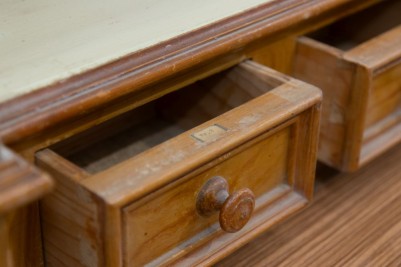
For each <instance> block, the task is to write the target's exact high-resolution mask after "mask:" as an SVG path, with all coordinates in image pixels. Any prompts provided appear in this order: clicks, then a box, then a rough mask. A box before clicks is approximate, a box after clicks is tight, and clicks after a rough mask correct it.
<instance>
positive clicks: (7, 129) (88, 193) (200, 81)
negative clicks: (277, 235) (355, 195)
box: [0, 0, 401, 266]
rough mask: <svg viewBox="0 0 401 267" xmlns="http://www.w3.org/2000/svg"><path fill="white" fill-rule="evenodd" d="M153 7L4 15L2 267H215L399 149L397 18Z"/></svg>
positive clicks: (210, 0)
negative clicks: (341, 178)
mask: <svg viewBox="0 0 401 267" xmlns="http://www.w3.org/2000/svg"><path fill="white" fill-rule="evenodd" d="M38 1H39V0H38ZM159 2H160V1H159ZM159 2H158V3H157V5H152V3H151V1H148V0H143V1H142V0H138V1H129V0H122V1H118V2H116V3H113V4H112V5H111V4H107V3H103V4H98V3H94V2H93V3H91V2H90V1H89V2H87V3H86V4H83V3H82V1H78V0H71V1H68V3H67V2H66V3H57V4H55V3H53V2H52V1H50V0H40V4H36V5H33V4H32V3H30V2H29V1H14V2H13V1H6V2H4V3H0V13H2V15H3V17H4V20H3V23H2V24H1V25H0V39H1V40H2V41H1V42H0V43H1V44H0V45H1V46H3V44H4V48H5V49H0V57H1V58H2V61H1V62H0V70H1V71H0V88H1V89H0V140H1V142H2V144H4V147H3V146H1V147H0V200H4V201H0V232H1V237H2V239H1V240H2V241H1V242H0V260H3V262H0V265H2V264H3V265H11V263H9V262H11V260H10V257H9V256H8V255H11V254H12V257H11V258H12V260H14V259H17V256H16V255H18V253H20V254H23V255H26V257H25V258H23V257H20V258H23V260H21V262H29V264H32V265H34V266H41V265H43V262H42V258H43V257H42V255H44V258H45V260H46V262H47V264H48V265H49V266H80V265H81V266H135V265H144V264H147V265H163V264H164V265H174V264H177V265H184V266H188V265H194V264H204V265H208V264H212V263H214V262H216V261H217V260H218V259H221V258H223V257H225V256H227V255H228V254H230V253H232V252H233V251H234V250H235V249H237V248H239V247H240V246H242V245H244V244H245V243H246V242H248V241H250V240H251V239H253V238H254V237H256V236H258V235H259V234H260V233H262V232H263V231H265V230H267V229H269V228H270V227H271V226H273V225H275V224H277V223H279V222H282V221H284V219H286V218H287V217H288V216H290V215H292V214H293V213H295V212H297V211H299V210H301V208H303V207H305V206H306V204H307V203H309V202H310V200H311V198H312V193H313V183H314V168H315V164H316V157H317V155H318V157H319V159H320V160H321V161H323V162H325V163H326V164H329V165H331V166H333V167H336V168H337V169H340V170H346V171H349V170H354V169H356V168H359V167H360V166H362V165H364V164H365V163H367V162H369V161H370V160H371V159H372V158H374V157H376V156H377V155H379V154H381V153H382V152H383V151H384V150H386V149H387V148H389V147H390V146H392V145H394V144H395V143H397V142H399V141H400V136H401V135H400V134H399V131H400V123H399V122H400V116H399V113H400V103H401V100H400V99H401V98H400V92H401V90H400V82H399V78H398V77H399V76H400V72H401V71H400V70H401V68H400V57H401V56H400V55H401V50H400V46H399V43H400V36H401V32H400V31H401V28H400V26H399V19H398V17H399V12H398V11H399V9H400V4H399V3H397V1H384V2H383V3H381V4H378V2H380V1H378V0H365V1H349V0H312V1H309V0H308V1H306V0H302V1H299V0H249V1H231V2H230V5H227V4H226V3H225V2H224V1H222V0H204V1H202V2H199V3H194V2H188V1H181V0H174V1H173V2H168V3H167V2H165V3H164V2H163V1H161V2H160V3H159ZM370 6H374V8H373V9H372V10H373V11H369V10H368V8H369V7H370ZM363 10H366V11H363ZM166 11H168V14H169V20H168V21H167V20H165V19H164V18H165V16H166V15H165V14H166ZM361 11H363V12H367V13H361V14H362V15H355V16H354V15H353V14H354V13H357V12H361ZM366 14H368V15H366ZM348 16H349V18H347V19H346V20H345V22H341V21H340V22H337V21H339V20H340V19H342V18H344V17H348ZM358 16H359V17H360V18H358ZM370 17H374V18H375V19H372V20H369V19H367V18H370ZM344 23H345V25H346V27H344ZM349 25H355V26H356V28H355V29H353V28H352V27H349ZM358 25H359V26H358ZM343 29H347V31H346V32H345V31H344V30H343ZM362 29H363V30H362ZM327 33H329V35H327ZM327 36H329V37H330V36H335V37H336V38H334V39H335V40H331V39H330V38H329V39H327ZM340 39H341V40H340ZM344 40H345V41H346V47H343V46H342V44H340V43H341V42H340V41H344ZM350 40H351V41H355V43H352V44H350V43H349V41H350ZM1 48H3V47H1ZM256 62H258V63H256ZM262 65H265V66H262ZM273 69H276V71H275V70H273ZM283 73H285V74H283ZM293 77H294V78H293ZM311 84H314V85H311ZM315 86H316V87H315ZM318 87H321V88H322V89H323V91H324V93H323V102H322V125H321V127H320V128H321V134H320V144H319V145H318V141H319V140H318V137H317V136H318V132H319V117H320V103H321V102H320V101H322V100H321V98H322V95H321V92H320V91H319V89H317V88H318ZM4 151H6V152H4ZM317 151H319V152H318V154H317ZM3 152H4V153H3ZM9 155H12V157H11V158H12V160H11V161H9V160H8V159H9V158H8V157H9ZM5 159H6V160H5ZM10 162H11V163H10ZM14 163H18V164H19V165H18V164H16V165H18V166H19V167H20V169H18V170H19V171H17V172H15V170H14V171H11V172H10V171H9V170H10V166H11V167H12V166H14V165H15V164H14ZM13 164H14V165H13ZM35 164H36V165H37V167H39V168H40V169H41V170H39V169H38V168H36V167H35V166H34V165H35ZM21 170H22V171H21ZM42 171H45V172H47V173H48V174H49V175H50V176H47V175H46V174H44V173H43V172H42ZM49 177H50V179H49ZM51 179H52V180H54V181H55V182H56V186H55V187H54V190H53V192H52V193H51V194H50V195H48V196H47V197H46V198H45V199H44V200H43V201H38V199H39V198H40V197H41V196H42V195H43V194H45V193H47V192H48V191H49V190H50V188H51V184H52V182H51ZM27 184H29V185H31V187H29V186H28V187H26V185H27ZM27 188H30V190H31V191H29V190H28V191H29V192H28V191H26V189H27ZM3 189H4V190H3ZM17 193H18V194H17ZM28 193H30V194H28ZM22 196H23V197H22ZM339 202H341V201H339ZM10 203H12V204H13V205H11V206H10V205H9V204H10ZM28 203H29V205H28ZM4 207H5V208H4ZM10 207H11V208H10ZM39 211H40V212H39ZM39 217H40V220H39ZM39 222H40V223H41V225H39ZM40 229H41V230H42V231H43V233H40V232H39V230H40ZM3 236H4V238H3ZM21 236H24V237H23V238H21ZM32 236H33V237H34V238H30V237H32ZM41 238H43V250H44V251H43V253H42V251H40V249H41V248H42V244H41V240H40V239H41ZM3 240H4V241H3ZM8 244H11V246H12V249H11V250H12V252H11V253H10V252H7V253H8V254H7V256H6V257H7V258H6V257H2V256H3V255H4V251H11V250H10V249H9V247H10V246H8ZM17 247H23V248H24V249H23V250H21V251H20V252H18V253H14V252H15V251H17V249H16V248H17ZM1 253H3V254H1ZM4 259H6V262H5V263H4ZM31 259H32V260H31ZM14 262H16V263H19V262H18V261H14Z"/></svg>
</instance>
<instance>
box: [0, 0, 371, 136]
mask: <svg viewBox="0 0 401 267" xmlns="http://www.w3.org/2000/svg"><path fill="white" fill-rule="evenodd" d="M378 1H379V0H368V1H350V0H324V1H323V0H309V1H307V0H283V1H273V2H269V3H267V4H265V5H261V6H259V7H257V8H254V9H251V10H248V11H245V12H243V13H240V14H238V15H235V16H232V17H230V18H227V19H224V20H221V21H218V22H216V23H214V24H211V25H208V26H206V27H203V28H201V29H198V30H196V31H193V32H190V33H187V34H183V35H181V36H178V37H176V38H173V39H170V40H168V41H166V42H162V43H160V44H158V45H155V46H152V47H149V48H146V49H144V50H141V51H138V52H135V53H133V54H130V55H127V56H126V57H124V58H121V59H119V60H116V61H114V62H111V63H109V64H106V65H103V66H101V67H99V68H96V69H93V70H90V71H87V72H84V73H82V74H79V75H76V76H73V77H71V78H69V79H66V80H63V81H60V82H58V83H55V84H53V85H50V86H47V87H44V88H42V89H39V90H37V91H34V92H32V93H29V94H26V95H23V96H20V97H17V98H15V99H11V100H9V101H6V102H4V103H2V104H0V138H2V140H3V142H4V143H6V144H9V143H13V142H17V141H18V140H20V139H23V138H25V137H27V136H30V135H32V134H35V133H39V132H41V131H43V130H45V129H47V128H49V127H51V126H54V125H57V124H58V123H60V122H62V121H65V120H67V119H71V118H74V117H76V116H78V115H82V114H84V113H87V112H90V111H91V110H93V109H95V108H96V107H99V106H101V105H104V104H105V103H107V102H109V101H112V100H115V99H118V98H122V97H124V96H125V95H127V94H129V93H132V92H133V91H139V90H141V89H143V88H144V87H146V86H149V85H151V84H154V83H157V82H159V81H161V80H163V79H165V78H166V77H168V76H171V75H177V74H179V73H181V72H183V71H186V70H188V69H190V68H193V67H195V66H197V65H199V64H201V63H204V62H207V61H210V60H213V59H215V58H217V57H219V56H222V55H225V54H228V53H232V52H234V51H239V50H243V49H244V47H245V46H248V45H250V44H251V43H254V42H255V41H257V40H261V39H264V38H273V36H275V38H278V36H279V35H280V33H282V32H284V31H286V32H297V31H300V29H307V28H312V27H316V26H314V24H316V23H317V24H319V23H321V21H326V23H327V22H329V21H332V20H334V19H336V18H339V17H340V16H344V15H346V14H349V13H352V12H355V11H356V10H358V9H361V8H364V7H366V6H368V5H371V4H373V3H375V2H378Z"/></svg>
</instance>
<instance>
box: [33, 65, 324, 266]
mask: <svg viewBox="0 0 401 267" xmlns="http://www.w3.org/2000/svg"><path fill="white" fill-rule="evenodd" d="M320 100H321V92H320V90H319V89H317V88H315V87H312V86H310V85H307V84H305V83H302V82H300V81H297V80H295V79H292V78H289V77H287V76H284V75H282V74H280V73H278V72H275V71H273V70H271V69H268V68H266V67H263V66H261V65H259V64H256V63H253V62H251V61H246V62H243V63H241V64H239V65H238V66H235V67H233V68H230V69H228V70H226V71H223V72H221V73H219V74H216V75H214V76H212V77H209V78H207V79H203V80H201V81H198V82H196V83H195V84H192V85H189V86H187V87H186V88H183V89H180V90H178V91H177V92H174V93H171V94H168V95H166V96H164V97H162V98H160V99H157V100H155V101H152V102H150V103H148V104H146V105H144V106H142V107H140V108H138V109H135V110H133V111H131V112H130V113H129V114H125V115H123V116H122V117H119V118H116V119H114V120H111V121H108V122H107V123H105V124H104V125H100V126H98V127H97V128H96V129H92V130H91V131H90V132H84V133H83V134H81V135H80V136H75V137H74V138H73V139H71V140H68V139H67V140H65V141H64V143H61V144H56V145H55V146H54V147H53V148H51V149H46V150H43V151H40V152H38V153H37V163H38V165H39V166H40V167H41V168H42V169H44V170H46V171H47V172H49V173H50V174H51V175H52V176H53V177H54V178H55V179H56V181H57V188H56V190H55V192H54V193H52V194H50V195H49V196H48V197H46V198H45V199H44V200H43V201H42V205H41V208H42V216H43V236H44V247H45V253H46V255H47V257H46V260H47V263H48V264H49V265H51V266H53V265H58V263H59V261H62V262H64V263H68V264H67V265H75V266H81V265H82V266H83V265H104V264H106V263H107V264H108V265H110V266H117V265H125V266H140V265H144V264H148V265H150V266H154V265H170V264H180V265H183V266H188V265H194V264H201V263H202V264H206V263H208V264H210V263H212V262H215V261H216V260H218V259H220V258H221V257H222V256H224V255H227V253H229V252H231V251H232V250H233V249H235V248H237V247H238V246H239V245H240V244H242V243H244V242H246V241H248V240H250V239H251V238H252V237H254V236H256V235H257V234H258V233H259V232H261V231H263V230H265V229H267V228H268V227H270V226H272V225H274V224H276V223H277V222H278V221H281V220H283V219H284V218H285V217H287V216H288V215H290V214H292V213H294V212H296V211H298V210H299V209H300V208H302V207H304V206H305V204H306V203H307V202H308V201H309V200H310V199H311V197H312V192H313V181H314V168H315V162H316V149H317V138H316V136H317V133H318V126H319V118H320V113H319V111H320V108H319V107H320ZM110 129H111V130H110ZM111 132H113V134H112V135H111V136H110V133H111ZM102 133H103V134H104V135H103V136H101V135H102ZM74 148H75V149H74ZM211 179H212V180H211ZM216 179H217V180H218V181H221V182H220V183H219V182H217V183H213V181H214V180H216ZM210 181H212V182H210ZM202 190H203V191H202ZM213 190H216V192H218V193H216V194H220V195H219V196H216V197H215V198H216V199H212V200H211V199H210V194H213V193H210V192H212V191H213ZM201 191H202V192H203V193H202V194H203V195H201V193H200V192H201ZM207 194H209V196H207ZM222 194H223V195H225V196H224V197H222ZM219 198H221V199H220V200H219ZM202 201H203V202H202ZM205 201H209V202H205ZM210 201H211V202H210ZM213 201H215V202H213ZM218 201H220V202H221V203H220V204H216V203H217V202H218ZM210 205H212V206H213V205H215V208H214V209H210V208H208V207H210ZM201 207H203V208H201ZM219 214H220V216H219ZM242 227H243V228H242ZM223 229H224V230H223ZM83 248H85V254H83V253H82V252H83ZM58 251H63V256H60V255H59V254H58ZM60 257H61V258H60Z"/></svg>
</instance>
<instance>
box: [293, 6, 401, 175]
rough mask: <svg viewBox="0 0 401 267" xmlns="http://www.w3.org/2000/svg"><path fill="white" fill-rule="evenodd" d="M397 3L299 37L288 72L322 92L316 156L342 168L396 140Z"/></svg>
mask: <svg viewBox="0 0 401 267" xmlns="http://www.w3.org/2000/svg"><path fill="white" fill-rule="evenodd" d="M400 3H401V2H399V1H385V2H383V3H381V4H380V5H377V6H374V7H371V8H369V9H367V10H364V11H362V12H361V13H358V14H355V15H352V16H350V17H347V18H345V19H344V20H340V21H338V22H336V23H334V24H332V25H329V26H328V27H326V28H323V29H321V30H319V31H317V32H315V33H312V34H311V38H313V39H310V38H308V37H301V38H299V40H298V43H297V46H296V49H295V57H294V58H295V59H294V68H293V75H294V77H296V78H298V79H300V80H303V81H306V82H308V83H311V84H314V85H316V86H317V87H319V88H321V89H322V91H323V95H324V101H323V116H322V126H323V127H322V130H321V138H320V143H319V159H320V160H321V161H323V162H325V163H327V164H328V165H330V166H333V167H335V168H338V169H341V170H343V171H352V170H356V169H357V168H359V167H360V166H362V165H364V164H366V163H367V162H369V161H370V160H372V159H373V158H375V157H377V156H378V155H380V154H381V153H383V152H384V151H386V150H387V149H388V148H390V147H391V146H393V145H394V144H396V143H398V142H400V141H401V135H400V129H401V123H400V121H401V115H400V111H399V110H400V107H401V82H400V79H399V77H400V75H401V46H400V42H401V26H400V25H399V24H400V23H401V19H400V17H399V16H396V15H395V14H396V12H398V11H399V10H400V9H401V4H400ZM397 14H398V13H397ZM349 25H352V26H349ZM397 25H398V26H397ZM361 29H363V30H361Z"/></svg>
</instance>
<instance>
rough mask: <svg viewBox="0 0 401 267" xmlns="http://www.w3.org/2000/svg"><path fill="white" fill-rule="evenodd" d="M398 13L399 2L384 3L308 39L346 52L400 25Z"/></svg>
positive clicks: (393, 0) (400, 18)
mask: <svg viewBox="0 0 401 267" xmlns="http://www.w3.org/2000/svg"><path fill="white" fill-rule="evenodd" d="M400 11H401V1H395V0H392V1H384V2H383V3H380V4H377V5H374V6H372V7H370V8H368V9H366V10H363V11H361V12H359V13H357V14H355V15H351V16H350V17H346V18H344V19H342V20H339V21H338V22H335V23H333V24H331V25H329V26H327V27H325V28H322V29H319V30H318V31H316V32H313V33H311V34H309V35H308V37H310V38H312V39H315V40H318V41H320V42H322V43H325V44H328V45H331V46H333V47H336V48H338V49H340V50H343V51H348V50H350V49H352V48H355V47H356V46H358V45H360V44H362V43H364V42H366V41H368V40H370V39H372V38H374V37H376V36H378V35H380V34H381V33H384V32H386V31H388V30H390V29H391V28H394V27H396V26H398V25H400V24H401V16H400Z"/></svg>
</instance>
